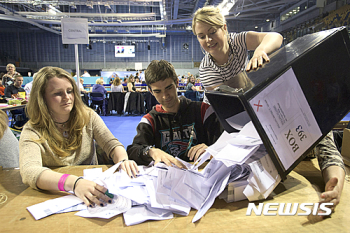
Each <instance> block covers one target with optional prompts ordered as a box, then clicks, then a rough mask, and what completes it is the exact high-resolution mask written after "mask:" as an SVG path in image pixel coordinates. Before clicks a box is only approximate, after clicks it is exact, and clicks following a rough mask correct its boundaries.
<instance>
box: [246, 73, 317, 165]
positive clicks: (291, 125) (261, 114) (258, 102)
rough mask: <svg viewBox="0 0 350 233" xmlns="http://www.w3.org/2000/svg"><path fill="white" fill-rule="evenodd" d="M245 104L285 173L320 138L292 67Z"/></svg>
mask: <svg viewBox="0 0 350 233" xmlns="http://www.w3.org/2000/svg"><path fill="white" fill-rule="evenodd" d="M249 103H250V105H251V106H252V108H253V109H254V111H255V113H256V116H257V117H258V119H259V121H260V123H261V125H262V127H263V129H264V130H265V132H266V134H267V136H268V138H269V139H270V142H271V144H272V145H273V147H274V149H275V151H276V152H277V155H278V156H279V158H280V160H281V162H282V164H283V166H284V169H285V170H287V169H288V168H289V167H290V166H291V165H292V164H293V163H294V162H295V161H296V160H297V159H298V158H299V157H300V156H301V155H302V154H303V153H304V152H305V151H306V150H307V149H308V148H309V147H310V146H311V145H312V144H313V143H314V142H315V141H316V140H317V139H319V138H320V137H321V136H322V133H321V130H320V127H319V126H318V124H317V121H316V119H315V117H314V115H313V113H312V111H311V108H310V106H309V104H308V102H307V100H306V98H305V95H304V93H303V91H302V89H301V87H300V85H299V82H298V80H297V78H296V76H295V74H294V72H293V69H292V68H290V69H289V70H288V71H286V72H285V73H284V74H282V75H281V76H280V77H279V78H278V79H276V80H275V81H274V82H273V83H271V84H270V85H269V86H267V87H266V88H265V89H264V90H263V91H261V92H260V93H259V94H257V95H256V96H255V97H254V98H252V99H251V100H250V101H249Z"/></svg>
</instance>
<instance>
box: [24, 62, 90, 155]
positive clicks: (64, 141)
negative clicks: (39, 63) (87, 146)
mask: <svg viewBox="0 0 350 233" xmlns="http://www.w3.org/2000/svg"><path fill="white" fill-rule="evenodd" d="M54 77H57V78H65V79H67V80H68V81H69V82H70V83H71V85H72V87H73V94H74V104H73V108H72V110H71V112H70V116H69V119H68V122H67V127H68V129H69V130H68V133H69V137H68V138H65V137H63V135H62V133H61V132H60V131H59V130H58V128H57V127H56V125H55V122H54V120H53V119H52V116H51V111H50V109H49V108H48V106H47V104H46V100H45V91H46V87H47V84H48V82H49V80H50V79H52V78H54ZM32 90H34V91H32V92H31V94H30V99H29V102H28V105H27V108H26V112H27V115H28V117H29V119H30V120H29V123H30V124H31V125H32V127H33V128H34V129H36V130H37V131H39V132H40V134H41V138H40V139H39V141H38V142H39V143H44V142H45V141H47V143H48V144H49V146H50V148H51V149H52V151H53V152H54V153H55V154H56V155H57V156H59V157H66V156H69V155H71V153H72V152H73V151H75V150H77V149H78V148H79V147H80V146H81V141H82V130H83V127H84V126H85V125H86V124H87V123H88V121H89V111H90V109H89V108H88V107H86V106H85V105H84V103H83V101H82V100H81V97H80V91H79V90H78V88H77V86H76V84H75V81H74V79H73V78H72V76H71V75H70V74H69V73H68V72H67V71H65V70H63V69H61V68H58V67H44V68H42V69H40V70H39V72H38V74H37V75H36V77H35V79H34V81H33V87H32Z"/></svg>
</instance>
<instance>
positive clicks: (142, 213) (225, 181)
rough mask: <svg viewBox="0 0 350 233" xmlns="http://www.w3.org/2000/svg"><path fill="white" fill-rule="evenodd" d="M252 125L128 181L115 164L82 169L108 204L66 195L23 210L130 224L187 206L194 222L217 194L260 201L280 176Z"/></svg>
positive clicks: (142, 169)
mask: <svg viewBox="0 0 350 233" xmlns="http://www.w3.org/2000/svg"><path fill="white" fill-rule="evenodd" d="M252 128H253V129H254V127H253V126H252V124H251V123H249V124H247V125H246V126H245V129H244V128H243V129H242V130H241V132H240V133H232V134H228V133H227V132H224V133H223V134H222V135H221V137H220V138H219V139H218V140H217V142H216V143H215V144H213V145H212V146H210V147H209V148H208V149H207V151H206V152H205V153H204V154H202V156H201V157H200V158H199V159H198V161H196V162H195V163H194V164H190V163H186V162H184V161H181V160H180V161H181V162H182V163H183V164H184V165H186V166H187V169H180V168H177V167H168V166H166V165H165V164H163V163H158V164H156V165H155V166H150V167H144V166H139V171H140V173H139V175H138V176H137V177H136V178H133V179H131V178H130V177H129V176H128V175H127V174H126V173H125V172H124V171H123V170H119V171H117V172H116V170H117V168H118V167H119V164H116V165H114V166H113V167H111V168H110V169H108V170H107V171H105V172H102V168H95V169H87V170H84V178H85V179H90V180H93V181H95V182H96V183H98V184H100V185H103V186H105V187H106V188H108V191H109V193H112V194H113V195H114V198H113V202H112V203H111V204H108V203H106V204H105V206H104V207H100V206H95V207H92V208H90V207H86V206H85V205H83V203H82V201H81V200H80V199H79V198H77V197H76V196H74V195H68V196H65V197H61V198H56V199H53V200H48V201H46V202H43V203H39V204H36V205H33V206H30V207H28V208H27V209H28V211H30V213H31V214H32V215H33V216H34V218H35V219H36V220H38V219H41V218H43V217H46V216H48V215H51V214H56V213H64V212H69V211H79V212H77V213H76V215H78V216H81V217H87V218H90V217H96V218H111V217H113V216H116V215H118V214H121V213H122V214H123V217H124V221H125V224H126V225H127V226H130V225H135V224H138V223H141V222H144V221H147V220H163V219H170V218H173V214H178V215H183V216H187V215H188V214H189V212H190V210H191V208H193V209H196V210H198V211H197V213H196V215H195V216H194V218H193V220H192V222H196V221H198V220H199V219H200V218H201V217H202V216H203V215H204V214H205V213H206V212H207V211H208V210H209V208H210V207H211V206H212V205H213V203H214V201H215V199H216V197H218V196H219V198H222V199H224V200H225V201H227V202H234V201H240V200H244V199H248V200H249V201H255V200H259V199H265V198H267V196H268V195H269V194H270V193H271V192H272V191H273V189H274V188H275V187H276V185H277V184H278V183H279V182H280V181H281V179H280V176H279V175H278V172H277V170H276V169H275V166H274V165H273V163H272V161H271V159H270V157H269V155H268V154H267V153H266V151H265V148H264V146H263V144H262V141H261V140H260V139H259V137H258V136H257V133H256V132H254V130H253V129H252ZM252 132H253V133H252ZM247 135H248V136H247ZM210 158H211V159H210ZM209 159H210V160H209ZM206 161H209V162H207V164H206V165H205V167H204V168H203V169H201V170H198V168H199V167H200V166H202V165H203V163H204V162H206ZM202 167H203V166H202Z"/></svg>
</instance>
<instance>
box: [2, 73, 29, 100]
mask: <svg viewBox="0 0 350 233" xmlns="http://www.w3.org/2000/svg"><path fill="white" fill-rule="evenodd" d="M22 83H23V77H22V76H21V75H16V76H15V81H14V83H13V84H11V85H10V86H7V87H6V88H5V96H6V97H8V98H12V95H15V96H17V94H18V92H25V90H24V89H23V88H22Z"/></svg>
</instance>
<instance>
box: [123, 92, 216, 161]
mask: <svg viewBox="0 0 350 233" xmlns="http://www.w3.org/2000/svg"><path fill="white" fill-rule="evenodd" d="M179 99H180V107H179V111H178V112H177V113H168V112H165V111H164V110H163V109H162V107H161V105H157V106H155V107H154V108H153V109H152V110H151V111H150V112H149V113H148V114H146V115H145V116H144V117H143V118H142V120H141V122H140V123H139V125H138V126H137V135H136V136H135V138H134V141H133V143H132V144H131V145H129V146H128V148H127V152H128V155H129V159H132V160H134V161H135V162H136V163H137V164H139V165H148V164H149V163H150V162H151V161H152V158H151V157H149V156H144V155H143V150H144V148H146V147H147V146H150V145H151V146H155V147H156V148H159V149H162V150H163V151H165V152H167V153H168V154H171V155H172V156H174V157H179V158H181V159H183V160H185V161H190V160H189V159H188V157H187V154H186V149H187V146H188V143H189V138H190V135H191V131H192V128H193V126H194V134H193V135H194V136H193V141H192V143H191V147H192V146H195V145H198V144H201V143H204V144H206V145H207V146H210V145H212V144H213V143H214V142H215V141H216V140H217V139H218V138H219V137H220V135H221V133H222V131H223V128H222V127H221V125H220V123H219V120H218V119H217V117H216V114H215V112H214V111H213V109H212V107H210V105H208V104H205V103H202V102H196V101H191V100H189V99H186V98H185V97H180V98H179Z"/></svg>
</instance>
